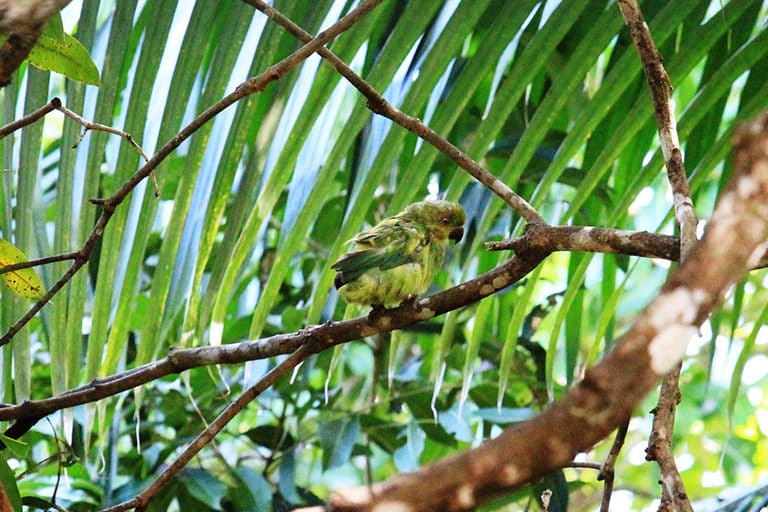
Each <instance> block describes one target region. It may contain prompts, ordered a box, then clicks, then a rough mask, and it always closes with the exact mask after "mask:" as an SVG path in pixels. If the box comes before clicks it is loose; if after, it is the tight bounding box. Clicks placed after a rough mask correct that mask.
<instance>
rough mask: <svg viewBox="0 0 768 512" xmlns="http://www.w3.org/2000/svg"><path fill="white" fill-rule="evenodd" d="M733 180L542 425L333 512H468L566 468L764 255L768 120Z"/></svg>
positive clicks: (351, 493) (743, 131)
mask: <svg viewBox="0 0 768 512" xmlns="http://www.w3.org/2000/svg"><path fill="white" fill-rule="evenodd" d="M734 145H735V166H734V167H735V172H734V179H733V180H732V181H731V183H730V185H729V187H728V188H727V190H726V191H725V193H724V194H723V195H722V197H721V199H720V201H719V202H718V206H717V208H716V210H715V213H714V215H713V216H712V220H711V221H710V222H709V223H708V225H707V229H706V232H705V235H704V238H703V240H702V241H701V242H699V243H698V244H696V245H695V246H694V248H693V250H692V252H691V254H690V256H689V257H688V258H687V259H686V261H684V262H683V263H682V264H681V265H680V266H679V267H678V269H677V270H676V271H675V272H674V273H673V274H672V275H671V277H670V279H669V280H668V281H667V283H666V284H665V285H664V287H663V288H662V290H661V293H660V294H659V295H658V296H657V297H656V299H655V300H653V301H652V302H651V303H650V304H649V305H648V306H647V307H646V308H645V309H644V310H643V312H642V313H641V314H640V315H639V317H638V318H637V320H636V321H635V323H634V325H633V326H632V327H631V328H630V330H629V331H628V332H627V333H626V334H625V335H624V336H623V337H622V338H621V340H620V341H619V343H618V344H617V346H616V348H615V349H614V350H612V351H611V352H610V353H609V354H608V355H607V356H606V357H605V359H604V360H603V361H602V362H600V363H599V364H598V365H597V366H595V367H593V368H591V369H590V370H588V371H587V372H586V373H585V376H584V379H583V380H582V381H581V382H580V383H579V384H577V385H576V386H575V387H574V388H572V389H571V390H570V391H569V392H568V394H567V395H566V396H565V397H564V398H563V399H561V400H559V401H558V402H556V403H555V404H554V405H553V406H552V407H550V408H549V409H548V410H546V411H545V412H543V413H542V414H540V415H539V416H537V417H535V418H533V419H531V420H528V421H525V422H522V423H520V424H517V425H516V426H514V427H512V428H509V429H507V430H505V431H504V433H502V434H501V435H500V436H499V437H497V438H496V439H492V440H490V441H487V442H485V443H484V444H482V445H481V446H479V447H477V448H475V449H473V450H470V451H468V452H465V453H463V454H460V455H457V456H454V457H450V458H448V459H445V460H442V461H440V462H438V463H436V464H433V465H431V466H428V467H426V468H423V469H422V470H420V471H418V472H415V473H410V474H406V475H401V476H399V477H396V478H393V479H391V480H389V481H387V482H384V483H382V484H378V485H375V486H373V488H372V489H371V488H368V487H355V488H349V489H340V490H337V491H335V492H334V493H332V495H331V498H330V505H331V508H332V510H336V511H345V512H347V511H362V510H366V511H371V510H374V509H377V507H378V506H381V507H382V508H381V510H383V509H385V508H387V507H388V506H391V507H392V508H393V509H395V508H396V509H397V510H398V511H401V512H418V511H422V510H423V511H426V510H435V511H440V510H452V511H457V510H470V509H472V508H474V507H476V506H477V505H478V504H479V503H480V502H482V501H484V500H486V499H488V498H490V497H492V496H494V495H496V494H499V493H501V492H504V491H508V490H511V489H514V488H517V487H519V486H521V485H522V484H524V483H526V482H528V481H530V480H531V479H532V478H534V477H536V476H537V475H540V474H542V473H545V472H548V471H552V470H554V469H557V468H560V467H562V466H563V465H565V464H567V463H568V462H570V461H571V460H573V457H574V455H575V454H576V453H578V452H580V451H584V450H587V449H589V448H591V447H592V446H593V445H594V444H595V443H596V442H597V441H599V440H601V439H602V438H604V437H605V436H607V435H608V434H609V433H610V432H611V431H612V430H613V429H615V428H616V427H617V426H618V425H619V424H620V422H622V421H623V420H625V419H626V418H627V417H628V416H629V415H631V413H632V411H633V409H634V408H635V407H636V406H637V404H638V403H639V402H640V400H641V399H642V398H643V397H644V396H645V395H646V394H647V393H648V392H649V391H650V390H651V389H652V388H653V387H654V386H655V385H656V384H657V382H658V380H659V378H660V377H661V376H663V375H665V374H667V373H668V372H669V371H670V370H671V369H672V367H673V366H675V365H676V364H677V363H678V362H679V361H680V360H681V359H682V356H683V354H684V353H685V349H686V346H687V344H688V341H689V340H690V339H691V338H693V337H695V336H697V333H698V327H697V326H698V325H700V324H701V322H703V321H704V319H705V318H706V317H707V316H708V315H710V314H711V313H712V311H713V310H714V309H715V307H717V305H718V304H719V303H720V302H721V300H722V296H723V294H724V293H725V292H726V291H727V290H728V288H729V287H730V286H732V285H733V283H735V282H736V281H737V280H738V279H739V278H741V277H742V275H743V274H744V273H745V272H746V270H747V269H748V268H749V267H750V266H751V265H753V264H754V260H756V259H757V258H758V257H759V255H761V254H762V253H763V252H764V250H765V244H766V242H765V241H766V238H768V114H767V115H763V116H761V118H760V119H759V120H757V121H755V122H753V123H750V124H749V125H747V126H744V127H742V128H740V129H739V130H738V131H737V136H736V138H735V142H734Z"/></svg>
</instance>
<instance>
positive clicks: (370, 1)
mask: <svg viewBox="0 0 768 512" xmlns="http://www.w3.org/2000/svg"><path fill="white" fill-rule="evenodd" d="M382 1H383V0H363V2H361V3H360V5H358V6H357V7H356V8H355V9H353V10H352V11H350V12H349V14H347V15H346V16H344V17H343V18H341V19H340V20H339V21H337V22H336V23H334V24H333V25H331V26H330V27H329V28H328V29H327V30H325V31H323V32H321V33H320V34H318V35H317V37H315V38H314V39H311V40H310V41H309V42H307V44H305V45H304V46H302V47H301V48H299V49H298V50H296V51H295V52H293V53H292V54H290V55H289V56H288V57H286V58H284V59H283V60H281V61H280V62H278V63H276V64H274V65H272V66H270V67H269V68H267V69H266V70H265V71H264V72H263V73H261V74H260V75H258V76H255V77H252V78H249V79H248V80H246V81H245V82H243V83H241V84H240V85H238V86H237V88H236V89H235V90H234V92H232V93H230V94H228V95H227V96H225V97H224V98H222V99H221V100H219V101H218V102H217V103H215V104H213V105H212V106H210V107H209V108H208V109H206V110H205V111H204V112H202V113H201V114H200V115H198V116H197V117H196V118H195V119H193V120H192V122H190V123H189V124H188V125H187V126H186V127H184V128H183V129H182V130H181V131H180V132H179V133H177V134H176V135H175V136H173V138H171V140H169V141H168V142H167V143H166V144H165V145H164V146H163V147H162V148H160V150H159V151H158V152H157V153H156V154H155V155H154V156H153V157H152V158H151V159H150V160H149V161H148V162H147V163H146V164H144V166H142V167H141V168H140V169H139V170H137V171H136V172H135V173H134V174H133V175H132V176H131V177H130V178H128V179H127V180H126V181H125V182H124V183H123V184H122V185H121V186H120V188H119V189H118V190H117V191H116V192H115V193H114V194H113V195H112V196H110V197H109V198H107V199H102V200H100V204H101V206H102V208H103V210H102V213H101V216H100V217H99V218H98V220H97V221H96V224H95V225H94V227H93V229H92V230H91V232H90V234H89V235H88V238H86V240H85V242H84V243H83V246H82V247H81V248H80V251H79V252H80V253H81V254H82V255H83V257H84V258H83V259H77V260H75V262H74V263H73V264H72V266H71V267H70V268H69V269H68V270H67V271H66V272H65V273H64V275H63V276H61V277H60V278H59V280H58V281H56V283H54V285H53V286H52V287H51V289H50V290H48V291H47V292H46V293H45V294H44V295H43V296H42V297H41V298H40V299H39V300H38V301H37V302H35V304H34V305H33V306H32V307H31V308H30V309H29V310H28V311H27V312H26V313H25V314H24V316H22V317H21V318H20V319H19V320H17V321H16V322H15V323H14V324H13V325H12V326H11V327H10V328H9V329H8V331H7V332H6V333H5V334H3V335H2V337H0V346H2V345H5V344H7V343H9V342H10V341H11V339H13V336H15V335H16V333H17V332H19V331H20V330H21V329H22V328H23V327H24V326H25V325H26V324H27V322H29V321H30V320H31V319H32V318H33V317H34V316H35V315H36V314H37V312H38V311H40V310H41V309H42V308H43V306H45V305H46V304H47V303H48V301H50V300H51V298H52V297H53V296H54V295H55V294H56V293H57V292H58V291H59V290H60V289H61V288H62V287H63V286H64V285H65V284H67V283H68V282H69V280H70V279H72V277H73V276H74V275H75V274H76V273H77V272H78V271H79V270H80V269H81V268H82V267H83V266H84V265H85V263H86V262H87V261H88V259H89V258H90V255H91V251H93V249H94V247H95V246H96V243H97V242H98V241H99V240H100V239H101V237H102V235H103V234H104V228H105V227H106V226H107V223H108V222H109V220H110V219H111V218H112V215H114V213H115V208H117V207H118V206H119V205H120V204H121V203H122V202H123V201H124V200H125V198H126V197H127V196H128V194H130V193H131V192H132V191H133V189H134V188H135V187H136V185H138V184H139V183H140V182H141V181H142V180H143V179H144V178H146V177H147V176H149V175H150V174H151V173H152V171H154V170H155V168H157V166H158V165H160V163H161V162H162V161H163V160H165V158H167V157H168V155H170V154H171V153H172V152H173V151H175V150H176V148H177V147H179V146H180V145H181V143H182V142H184V141H185V140H186V139H187V138H189V137H190V136H191V135H192V134H193V133H194V132H196V131H197V130H198V129H199V128H200V127H201V126H202V125H204V124H205V123H207V122H208V121H210V120H211V119H212V118H214V117H215V116H216V115H218V114H219V113H220V112H222V111H223V110H225V109H226V108H227V107H229V106H230V105H232V104H233V103H235V102H237V101H239V100H240V99H242V98H244V97H246V96H248V95H250V94H254V93H257V92H260V91H262V90H264V88H265V87H266V86H267V85H269V84H270V83H272V82H274V81H275V80H278V79H279V78H281V77H282V76H283V75H285V74H286V73H287V72H288V71H290V70H291V69H293V68H294V67H296V66H297V65H298V64H299V63H301V62H302V61H304V59H306V58H307V57H309V56H310V55H312V53H314V52H315V51H316V50H317V49H318V48H320V47H321V46H322V45H324V44H325V43H327V42H328V41H330V40H332V39H333V38H335V37H336V36H338V35H339V34H340V33H342V32H343V31H345V30H347V29H348V28H349V27H351V26H352V25H354V24H355V23H356V22H357V21H359V20H360V18H362V17H363V16H365V14H366V13H368V12H369V11H370V10H371V9H373V8H374V7H376V6H377V5H379V4H380V3H381V2H382ZM42 115H45V114H44V113H43V114H42Z"/></svg>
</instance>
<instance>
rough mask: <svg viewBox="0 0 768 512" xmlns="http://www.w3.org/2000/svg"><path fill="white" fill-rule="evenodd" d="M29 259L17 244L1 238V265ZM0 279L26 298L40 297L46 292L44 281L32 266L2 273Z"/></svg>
mask: <svg viewBox="0 0 768 512" xmlns="http://www.w3.org/2000/svg"><path fill="white" fill-rule="evenodd" d="M24 261H29V259H28V258H27V256H26V255H25V254H24V253H23V252H21V251H20V250H19V249H18V248H17V247H16V246H15V245H13V244H11V243H10V242H6V241H5V240H3V239H0V266H3V267H5V266H7V265H13V264H14V263H21V262H24ZM0 279H2V280H3V283H5V285H6V286H7V287H8V288H10V289H11V291H12V292H13V293H15V294H16V295H18V296H19V297H23V298H25V299H39V298H40V297H42V296H43V294H44V293H45V289H44V288H43V283H42V281H40V278H39V277H37V273H36V272H35V270H34V269H32V268H24V269H21V270H13V271H11V272H6V273H5V274H0Z"/></svg>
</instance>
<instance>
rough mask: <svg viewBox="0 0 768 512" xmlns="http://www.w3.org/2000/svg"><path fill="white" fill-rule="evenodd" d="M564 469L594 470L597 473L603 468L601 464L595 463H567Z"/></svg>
mask: <svg viewBox="0 0 768 512" xmlns="http://www.w3.org/2000/svg"><path fill="white" fill-rule="evenodd" d="M563 467H564V468H576V469H596V470H597V471H600V470H601V469H602V468H603V465H602V464H598V463H597V462H576V461H573V462H569V463H568V464H566V465H565V466H563Z"/></svg>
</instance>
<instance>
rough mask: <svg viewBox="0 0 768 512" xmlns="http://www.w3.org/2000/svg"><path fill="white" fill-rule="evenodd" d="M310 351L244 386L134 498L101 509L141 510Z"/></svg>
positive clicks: (300, 352) (304, 348)
mask: <svg viewBox="0 0 768 512" xmlns="http://www.w3.org/2000/svg"><path fill="white" fill-rule="evenodd" d="M314 352H315V351H314V350H313V349H312V348H311V346H310V345H303V346H301V347H299V348H298V349H297V350H296V351H295V352H294V353H293V354H291V355H290V356H289V357H288V358H287V359H285V360H284V361H283V362H281V363H280V364H278V365H277V366H276V367H274V368H273V369H272V370H271V371H270V372H269V373H267V374H266V375H265V376H264V378H262V379H261V380H260V381H259V382H257V383H256V384H254V385H253V386H251V387H249V388H248V389H246V390H245V391H244V392H243V393H242V394H241V395H240V396H239V397H237V400H235V401H234V402H232V403H231V404H229V405H228V406H227V407H226V408H225V409H224V410H223V411H222V412H221V414H219V415H218V416H217V417H216V419H215V420H213V422H211V424H210V425H208V427H206V428H205V430H203V431H202V432H200V433H199V434H198V435H197V437H195V439H194V440H193V441H192V442H191V443H190V444H189V445H187V447H186V448H184V451H182V452H181V454H180V455H179V456H178V457H177V458H176V460H174V461H173V462H172V463H171V464H170V465H169V466H167V467H166V468H165V469H163V471H161V472H160V474H159V475H158V476H157V477H156V478H155V480H154V481H153V482H152V483H151V484H150V485H149V487H147V488H146V489H144V490H143V491H141V492H140V493H139V494H137V495H136V496H135V497H134V498H132V499H130V500H128V501H125V502H123V503H120V504H119V505H115V506H114V507H109V508H107V509H104V510H102V512H123V511H125V510H130V509H133V508H135V509H139V510H144V509H145V507H146V506H147V505H148V504H149V502H150V501H151V500H152V498H154V497H155V496H156V495H157V493H159V492H160V491H161V490H162V489H163V487H165V486H166V485H167V484H168V482H170V481H171V479H172V478H173V477H175V476H176V475H177V474H178V473H179V471H181V470H182V469H184V467H185V466H186V465H187V464H188V463H189V461H190V460H192V457H194V456H195V455H197V453H198V452H200V450H202V449H203V448H204V447H205V446H206V445H207V444H208V443H210V442H211V441H213V438H214V437H216V435H217V434H218V433H219V432H221V431H222V429H223V428H224V427H226V426H227V423H229V422H230V421H232V419H233V418H234V417H235V416H237V414H238V413H239V412H240V411H242V410H243V409H245V407H246V406H247V405H248V404H249V403H251V402H252V401H253V400H254V399H255V398H256V397H257V396H259V395H260V394H261V393H263V392H264V390H266V389H268V388H269V387H270V386H272V385H273V384H274V383H275V382H277V379H279V378H280V377H282V376H283V375H285V374H286V373H288V372H289V371H291V370H293V369H294V368H295V367H296V366H297V365H298V364H299V363H301V362H302V361H304V360H305V359H306V358H307V357H309V356H310V355H312V354H313V353H314Z"/></svg>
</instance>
